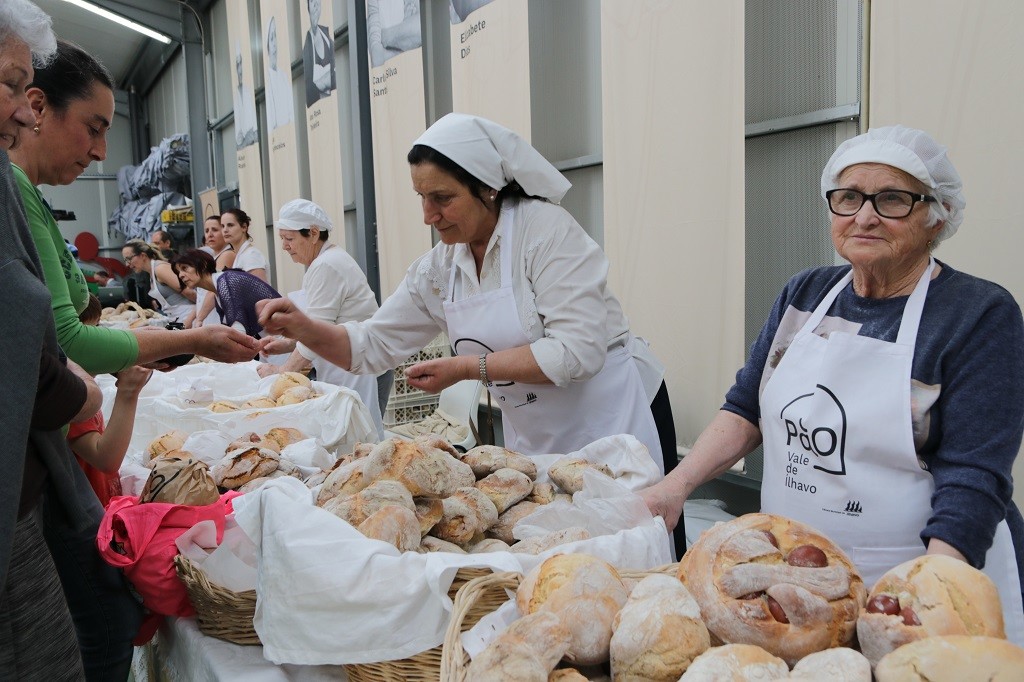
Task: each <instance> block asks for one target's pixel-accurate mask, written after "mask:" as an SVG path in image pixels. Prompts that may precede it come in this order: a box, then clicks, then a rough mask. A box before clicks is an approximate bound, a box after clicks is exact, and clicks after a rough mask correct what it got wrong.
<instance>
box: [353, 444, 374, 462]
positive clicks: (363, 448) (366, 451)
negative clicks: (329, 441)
mask: <svg viewBox="0 0 1024 682" xmlns="http://www.w3.org/2000/svg"><path fill="white" fill-rule="evenodd" d="M375 447H377V444H376V443H356V446H355V447H354V448H353V449H352V459H363V458H364V457H368V456H369V455H370V453H371V452H373V449H374V448H375Z"/></svg>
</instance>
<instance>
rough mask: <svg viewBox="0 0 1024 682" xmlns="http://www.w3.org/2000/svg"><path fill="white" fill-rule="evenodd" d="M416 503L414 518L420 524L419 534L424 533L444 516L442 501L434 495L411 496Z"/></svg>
mask: <svg viewBox="0 0 1024 682" xmlns="http://www.w3.org/2000/svg"><path fill="white" fill-rule="evenodd" d="M413 503H414V504H415V505H416V520H417V521H418V522H419V524H420V535H421V536H422V535H426V534H427V533H429V532H430V529H431V528H433V527H434V526H436V525H437V522H438V521H440V520H441V517H443V516H444V503H443V502H441V500H439V499H438V498H436V497H416V498H413Z"/></svg>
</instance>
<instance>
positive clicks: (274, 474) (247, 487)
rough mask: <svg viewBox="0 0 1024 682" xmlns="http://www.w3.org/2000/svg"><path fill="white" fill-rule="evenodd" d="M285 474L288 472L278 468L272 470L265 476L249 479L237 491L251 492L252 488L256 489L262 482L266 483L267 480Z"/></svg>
mask: <svg viewBox="0 0 1024 682" xmlns="http://www.w3.org/2000/svg"><path fill="white" fill-rule="evenodd" d="M287 475H288V474H286V473H284V472H283V471H281V470H280V469H278V470H277V471H273V472H271V473H269V474H267V475H266V476H260V477H259V478H254V479H252V480H251V481H249V482H248V483H246V484H245V485H243V486H242V487H240V488H239V489H238V492H240V493H251V492H252V491H253V490H256V489H257V488H261V487H262V486H263V484H264V483H266V482H267V481H272V480H274V479H275V478H281V477H282V476H287Z"/></svg>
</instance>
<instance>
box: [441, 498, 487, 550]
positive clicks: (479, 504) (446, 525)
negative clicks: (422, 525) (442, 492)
mask: <svg viewBox="0 0 1024 682" xmlns="http://www.w3.org/2000/svg"><path fill="white" fill-rule="evenodd" d="M443 504H444V514H443V515H442V516H441V520H440V521H438V522H437V523H436V524H435V525H434V527H433V528H432V529H431V530H430V534H431V535H434V536H436V537H439V538H441V539H442V540H447V541H448V542H454V543H455V544H457V545H468V544H469V543H470V542H472V541H473V539H474V537H476V536H477V535H480V534H482V533H483V532H484V531H485V530H487V529H488V528H490V527H491V526H493V525H494V524H495V522H497V520H498V510H497V509H495V508H494V503H493V502H491V501H490V500H489V499H487V496H486V495H484V494H483V493H482V492H480V491H479V490H477V489H476V488H473V487H465V488H459V489H458V490H456V491H455V494H454V495H452V496H451V497H446V498H445V499H444V501H443Z"/></svg>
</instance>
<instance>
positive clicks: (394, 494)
mask: <svg viewBox="0 0 1024 682" xmlns="http://www.w3.org/2000/svg"><path fill="white" fill-rule="evenodd" d="M388 505H397V506H399V507H405V508H406V509H408V510H409V511H410V512H413V516H414V517H415V511H413V510H415V509H416V505H415V504H414V503H413V501H412V495H410V494H409V491H408V490H406V489H405V487H404V486H403V485H402V484H401V483H398V482H396V481H377V482H376V483H373V484H372V485H370V486H368V487H366V488H364V489H363V490H360V491H359V492H358V493H356V494H355V495H351V496H349V497H335V498H333V499H330V500H328V501H327V502H325V503H324V504H323V508H324V510H325V511H329V512H331V513H332V514H334V515H335V516H337V517H338V518H340V519H343V520H345V521H348V522H349V523H350V524H351V525H352V526H355V527H357V528H358V526H359V524H361V523H362V522H363V521H365V520H366V519H367V518H369V517H370V516H371V515H372V514H374V513H375V512H377V511H378V510H380V509H383V508H384V507H387V506H388ZM416 527H417V529H418V528H419V523H418V522H417V524H416ZM417 532H418V530H417ZM418 544H419V543H417V545H418Z"/></svg>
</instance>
